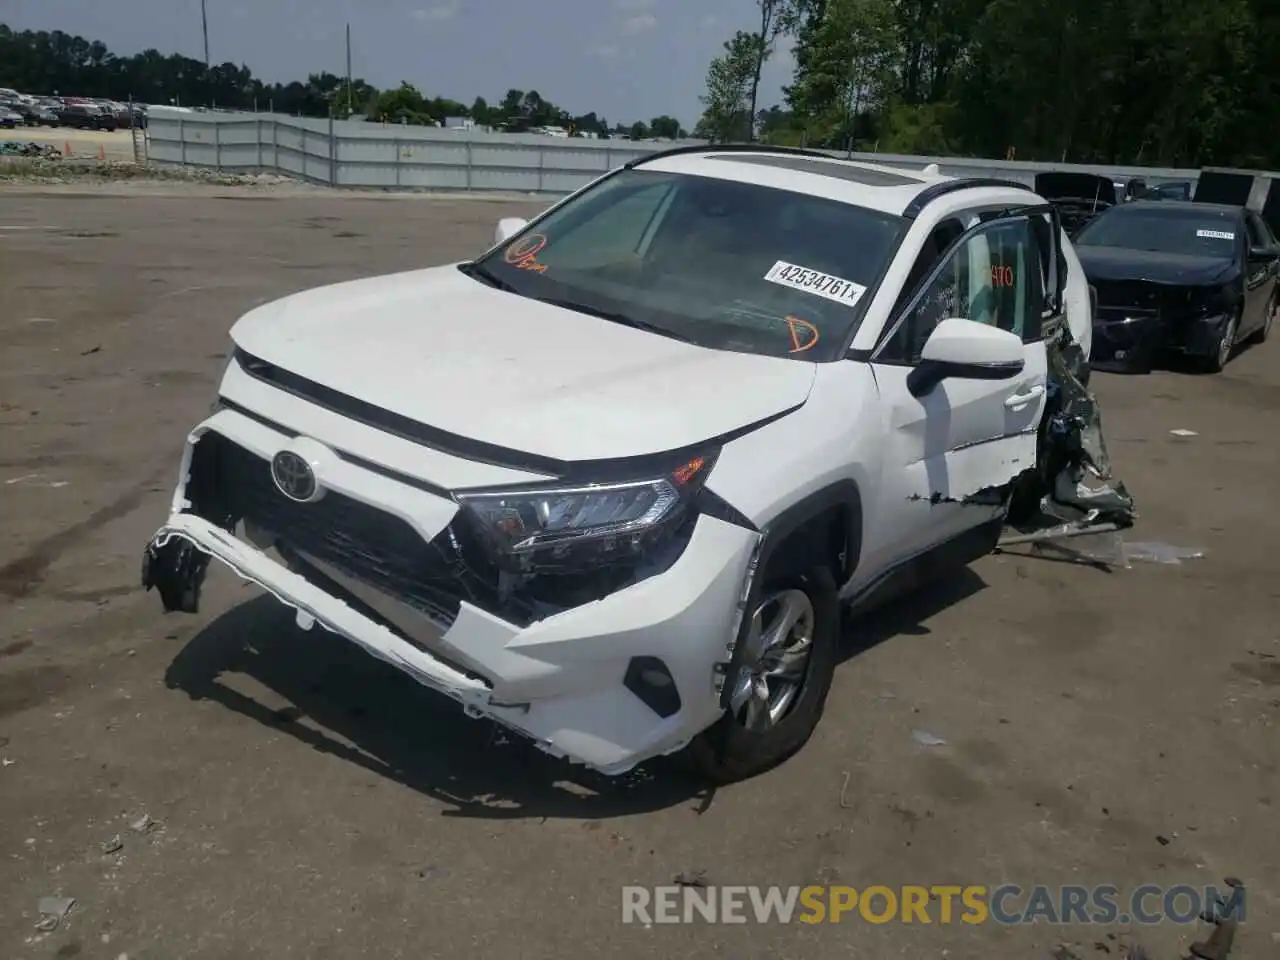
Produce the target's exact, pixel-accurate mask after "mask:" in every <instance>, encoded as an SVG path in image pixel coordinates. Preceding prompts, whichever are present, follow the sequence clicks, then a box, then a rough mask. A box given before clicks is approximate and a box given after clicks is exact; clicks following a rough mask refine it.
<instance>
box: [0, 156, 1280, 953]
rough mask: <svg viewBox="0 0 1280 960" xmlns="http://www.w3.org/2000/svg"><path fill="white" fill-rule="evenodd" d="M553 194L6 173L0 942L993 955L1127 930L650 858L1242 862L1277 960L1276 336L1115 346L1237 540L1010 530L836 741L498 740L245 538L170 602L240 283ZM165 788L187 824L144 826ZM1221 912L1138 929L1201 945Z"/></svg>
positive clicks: (1191, 483) (876, 640)
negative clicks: (734, 919) (579, 747)
mask: <svg viewBox="0 0 1280 960" xmlns="http://www.w3.org/2000/svg"><path fill="white" fill-rule="evenodd" d="M59 136H61V135H59ZM532 209H533V208H531V207H530V206H529V205H528V204H523V205H522V204H520V203H509V204H507V205H502V204H497V203H480V202H475V201H468V200H461V199H426V198H423V199H415V200H412V201H405V200H402V199H401V200H393V199H379V198H364V197H356V196H341V197H338V196H328V195H319V194H317V193H314V192H303V193H300V194H298V195H288V194H286V193H280V194H272V193H270V192H267V193H255V192H249V191H244V190H237V189H233V188H224V189H221V190H216V189H214V190H206V191H202V192H201V194H200V195H198V196H197V195H183V194H181V193H172V194H171V195H170V194H166V192H165V191H164V190H149V191H143V192H140V193H138V194H137V195H130V194H129V193H128V191H126V190H123V189H117V190H116V191H114V193H113V195H111V196H102V197H94V196H74V195H69V194H68V193H67V192H65V191H64V192H63V193H62V194H61V195H57V196H43V195H40V194H38V193H35V192H32V191H26V192H15V191H12V190H11V191H8V192H4V193H0V286H2V288H3V289H4V290H5V296H4V304H5V307H4V309H3V310H2V311H0V328H2V329H0V337H2V338H3V339H2V340H0V343H2V344H3V346H2V347H0V349H2V350H3V364H2V365H0V605H3V606H2V609H3V614H2V616H0V758H3V764H4V765H3V766H2V767H0V863H3V868H2V869H0V955H2V956H5V957H9V958H14V960H24V958H42V957H73V956H79V957H83V958H85V960H89V958H98V957H103V958H107V960H112V958H117V957H120V956H126V955H127V957H128V958H129V960H143V958H146V960H150V958H155V960H177V958H188V957H202V958H204V957H208V958H237V960H241V958H257V957H263V958H272V960H285V958H295V957H296V958H341V960H350V958H356V957H370V958H375V957H376V958H378V960H386V958H391V957H415V958H417V957H424V956H448V955H459V956H469V955H479V954H480V953H481V952H482V951H483V952H485V953H491V954H493V955H500V956H503V955H504V956H520V957H564V956H568V955H582V956H593V955H599V954H601V953H606V952H607V953H608V954H609V955H612V956H616V957H618V958H619V960H632V958H640V957H655V958H656V957H674V956H682V955H698V956H707V957H734V958H746V957H766V956H767V957H779V958H782V957H805V958H809V960H825V958H836V957H839V958H849V957H866V958H876V960H887V958H889V957H904V958H905V957H909V958H912V960H916V958H924V957H944V956H945V957H949V958H950V960H970V958H972V960H978V958H981V960H991V958H996V957H998V958H1006V957H1008V958H1047V957H1049V956H1050V951H1051V950H1052V949H1053V948H1054V947H1055V946H1056V945H1057V944H1058V943H1059V942H1060V941H1069V942H1074V943H1076V944H1078V946H1076V947H1075V948H1074V949H1075V951H1076V953H1077V954H1078V955H1079V956H1080V957H1081V958H1083V957H1087V956H1095V955H1096V956H1098V957H1103V956H1106V955H1107V954H1106V952H1104V951H1109V952H1111V953H1113V954H1115V955H1117V956H1118V954H1119V945H1120V943H1122V942H1123V936H1121V938H1120V939H1119V940H1117V939H1111V938H1110V937H1114V936H1116V935H1122V934H1123V929H1122V928H1120V927H1108V928H1096V927H1095V928H1054V927H1045V926H1035V927H1029V926H1028V927H999V926H996V925H994V924H987V925H982V926H969V925H965V924H960V923H955V924H952V925H945V926H944V925H940V924H938V923H937V922H936V915H935V923H934V924H933V925H931V926H925V925H921V924H918V923H917V924H914V925H902V924H899V923H890V924H884V925H872V924H868V923H866V922H863V921H861V920H859V919H856V918H854V919H850V918H846V920H845V922H844V923H841V924H839V925H823V926H801V925H792V926H780V925H774V926H768V927H763V928H762V927H757V926H755V925H754V924H752V925H748V926H742V927H734V926H718V927H712V926H707V925H704V924H694V925H691V926H676V927H661V926H655V927H653V928H652V929H649V930H646V929H644V928H642V927H634V926H630V927H629V926H623V925H622V924H621V922H620V903H621V893H620V888H621V887H622V885H624V884H665V883H669V882H671V880H672V878H673V877H674V876H675V875H676V874H679V873H690V872H694V871H705V872H706V878H707V880H708V881H709V882H711V883H718V884H735V883H739V884H783V885H790V884H806V883H843V884H851V885H854V886H856V887H865V886H867V885H871V884H887V885H890V886H896V885H900V884H926V885H927V884H944V883H955V884H972V883H985V884H995V883H998V882H1002V881H1011V882H1017V883H1020V884H1022V885H1024V886H1030V885H1031V884H1034V883H1044V884H1062V883H1077V884H1108V883H1109V884H1116V885H1119V886H1121V887H1126V888H1128V887H1132V886H1133V885H1136V884H1139V883H1158V884H1165V885H1172V884H1178V883H1190V884H1193V885H1200V884H1206V883H1221V881H1222V878H1223V877H1225V876H1228V875H1234V876H1238V877H1241V878H1243V879H1244V880H1245V881H1246V882H1247V883H1248V884H1249V885H1250V886H1249V899H1248V910H1249V913H1248V921H1247V923H1246V924H1245V926H1244V928H1243V931H1242V934H1241V939H1240V940H1239V941H1238V942H1239V945H1240V953H1239V956H1240V957H1243V958H1262V957H1264V956H1275V955H1276V951H1277V950H1280V947H1277V943H1280V902H1278V900H1277V897H1278V896H1280V831H1277V829H1276V825H1277V822H1280V818H1278V817H1277V806H1278V805H1280V777H1278V775H1277V762H1278V757H1280V754H1278V753H1277V718H1280V641H1278V640H1277V637H1278V633H1277V626H1276V617H1275V613H1276V611H1277V610H1278V609H1280V603H1278V601H1280V559H1277V552H1276V546H1275V545H1276V543H1277V542H1280V512H1277V511H1276V510H1275V509H1274V501H1275V493H1276V490H1277V489H1278V488H1280V461H1278V459H1277V450H1278V449H1280V446H1278V443H1277V440H1276V438H1277V436H1280V344H1275V343H1272V344H1268V345H1266V346H1264V347H1259V348H1256V349H1250V350H1247V351H1245V352H1244V353H1243V354H1242V355H1241V356H1240V357H1239V358H1238V359H1237V360H1236V361H1235V362H1234V363H1233V364H1232V365H1231V366H1230V367H1229V368H1228V370H1227V372H1226V373H1225V374H1224V375H1221V376H1217V377H1199V376H1192V375H1188V374H1185V373H1183V374H1175V373H1160V374H1156V375H1153V376H1150V377H1138V378H1122V377H1107V376H1102V375H1099V376H1098V377H1097V378H1096V382H1097V390H1098V392H1099V394H1100V396H1101V398H1102V400H1103V401H1104V404H1105V407H1104V409H1105V411H1106V415H1107V426H1108V432H1109V437H1110V442H1111V448H1112V453H1113V456H1114V458H1115V460H1116V462H1117V465H1118V468H1119V470H1120V471H1121V473H1122V475H1123V476H1124V478H1125V480H1126V482H1127V483H1128V485H1129V486H1130V488H1131V489H1132V490H1133V492H1134V493H1135V495H1136V497H1137V498H1138V501H1139V506H1140V509H1141V512H1142V518H1141V521H1140V528H1139V530H1138V531H1136V533H1135V539H1141V540H1162V541H1166V542H1169V543H1172V544H1176V545H1180V546H1189V547H1203V548H1204V549H1205V550H1206V551H1207V556H1206V557H1205V558H1204V559H1200V560H1193V561H1189V562H1187V563H1184V564H1183V565H1181V566H1156V565H1149V564H1138V565H1135V566H1134V567H1133V568H1132V569H1130V570H1116V571H1114V572H1110V573H1108V572H1106V571H1104V570H1098V569H1090V568H1086V567H1082V566H1079V565H1072V564H1065V563H1055V562H1050V561H1048V560H1045V559H1034V558H1020V557H1013V556H993V557H991V558H988V559H986V560H984V561H983V562H981V563H979V564H978V565H977V566H976V567H975V568H974V569H973V571H972V572H971V573H970V574H967V575H962V576H959V577H957V578H955V579H954V580H952V581H950V582H947V583H942V584H937V585H935V586H934V588H933V589H931V590H930V592H928V593H927V594H925V595H923V596H919V597H916V598H914V599H912V600H910V601H908V602H905V603H902V604H900V605H898V606H896V607H894V608H892V609H890V610H888V611H886V612H885V613H884V614H882V615H880V616H878V617H877V618H876V619H875V620H873V621H871V622H868V623H863V624H860V625H858V626H857V627H856V628H855V629H851V631H850V635H849V659H848V662H847V663H845V664H844V665H843V666H842V668H841V669H840V671H839V672H838V675H837V678H836V684H835V688H834V690H833V693H832V696H831V700H830V703H829V706H828V709H827V714H826V717H825V719H824V721H823V724H822V726H821V728H820V729H819V732H818V734H817V735H816V736H815V738H814V740H813V741H812V742H811V743H810V745H809V746H808V748H807V749H806V750H805V751H804V752H803V753H801V754H800V755H799V756H797V757H796V758H795V759H793V760H792V761H791V762H789V763H788V764H786V765H785V766H784V767H783V768H781V769H779V770H778V771H777V772H775V773H774V774H772V775H769V776H766V777H763V778H760V779H757V780H755V781H752V782H749V783H746V784H742V785H739V786H737V787H734V788H731V789H724V790H720V791H719V792H717V793H714V794H709V793H700V792H698V791H697V789H696V788H695V787H694V786H692V785H690V784H688V783H687V782H686V781H684V780H681V779H679V778H678V777H676V776H675V775H674V774H672V773H671V772H670V771H668V770H667V769H666V768H665V767H664V766H663V765H662V764H655V765H654V767H653V769H652V770H650V771H647V772H646V773H641V774H638V775H636V776H633V777H629V778H626V779H625V780H622V781H615V782H608V781H602V780H600V779H596V778H593V777H590V776H586V775H584V774H582V773H581V772H577V771H574V770H571V769H568V768H566V767H564V766H561V765H559V764H557V763H554V762H552V761H550V760H548V759H546V758H543V757H542V756H541V755H539V754H537V753H536V752H534V751H532V750H531V749H528V748H526V747H524V746H523V745H521V744H518V743H506V742H504V741H503V740H502V738H496V739H495V738H494V737H493V735H492V731H491V730H490V729H489V728H488V727H487V726H485V725H484V724H482V723H479V722H476V721H471V720H467V719H464V718H463V717H462V716H460V715H459V714H458V713H456V712H455V710H454V709H453V708H452V706H450V705H448V704H446V703H443V702H439V701H437V700H436V699H435V698H434V697H433V696H431V695H428V694H425V693H422V692H420V691H419V690H418V689H417V688H416V687H415V686H414V685H413V684H412V683H411V682H409V681H407V680H404V679H402V678H400V677H399V676H398V675H396V674H394V673H393V672H391V671H390V670H389V669H386V668H383V667H382V666H381V665H380V664H378V663H376V662H374V661H372V660H370V659H368V658H365V657H363V656H361V655H360V654H358V653H356V652H354V650H353V649H352V648H350V647H349V646H347V645H346V644H344V643H342V642H340V641H338V640H336V639H333V638H327V637H325V636H321V635H314V634H302V633H299V632H298V631H296V630H295V629H294V628H293V626H292V625H291V621H290V618H289V617H288V616H287V615H285V614H284V613H283V612H282V611H281V610H279V609H277V608H276V607H275V606H274V605H273V604H272V603H271V602H270V601H268V600H265V599H262V598H259V597H256V594H255V592H254V590H252V589H250V588H248V587H245V586H242V585H241V584H240V583H238V582H237V581H235V579H234V578H233V577H232V576H230V575H229V574H227V573H226V572H225V571H223V570H221V569H215V571H214V573H213V575H212V577H211V579H210V582H209V585H208V588H207V592H206V598H205V608H204V611H203V612H202V613H201V614H200V615H199V616H198V617H194V618H193V617H185V618H184V617H181V616H180V615H177V614H175V615H171V616H169V617H163V616H162V615H161V613H160V609H159V601H158V600H157V599H156V598H155V596H154V595H143V594H141V593H140V591H139V589H138V586H137V580H138V565H139V559H140V555H141V550H142V547H143V544H144V543H145V541H146V540H147V538H148V536H149V535H150V534H151V532H152V531H153V530H154V528H155V527H156V526H157V525H158V524H159V523H160V521H161V520H162V518H163V516H164V513H165V510H166V507H167V503H168V498H169V496H170V490H171V485H172V483H173V481H174V479H175V474H176V469H177V462H178V455H179V453H180V451H181V447H182V441H183V437H184V434H185V432H186V430H187V429H188V427H189V426H191V425H192V424H193V423H195V422H196V421H197V420H198V419H199V418H200V417H201V416H202V415H203V414H204V413H205V411H206V410H207V408H208V405H209V403H210V401H211V399H212V397H213V391H214V384H215V381H216V378H217V377H218V375H219V373H220V371H221V369H222V367H223V365H224V364H225V362H226V350H227V342H228V341H227V330H228V328H229V326H230V325H231V323H232V321H233V320H234V319H235V318H236V317H237V315H239V314H240V313H242V312H243V311H244V310H246V309H247V308H249V307H251V306H253V305H255V304H258V303H262V302H263V301H266V300H269V299H272V298H274V297H277V296H279V295H282V294H285V293H288V292H291V291H294V290H298V289H301V288H304V287H309V286H313V285H316V284H320V283H324V282H328V281H334V280H340V279H346V278H352V277H357V276H360V275H365V274H368V273H371V272H376V271H391V270H396V269H402V268H409V267H413V266H417V265H427V264H431V263H437V262H441V261H445V260H447V259H450V258H454V257H458V256H462V255H465V254H467V253H468V252H471V251H475V250H476V249H478V248H481V247H482V246H484V245H485V244H486V242H487V241H488V240H489V238H490V237H491V235H492V234H491V231H492V225H493V223H494V222H495V221H496V219H497V218H498V217H499V216H501V215H504V214H507V213H511V214H521V213H527V212H530V211H531V210H532ZM1174 429H1188V430H1193V431H1196V432H1197V434H1198V435H1197V436H1194V437H1190V438H1179V437H1176V436H1173V435H1171V433H1170V431H1171V430H1174ZM1268 611H1270V613H1268ZM915 730H922V731H928V732H930V733H932V734H935V735H937V736H938V737H941V738H943V739H945V740H946V744H945V745H941V746H933V747H925V746H921V745H919V744H918V743H916V742H915V741H913V738H912V732H913V731H915ZM144 815H147V816H149V817H151V818H154V820H155V821H158V822H159V826H157V827H155V828H154V829H151V830H150V831H149V832H135V831H134V830H133V829H131V826H130V824H131V822H133V821H135V820H137V819H138V818H140V817H143V816H144ZM117 835H119V838H120V839H119V842H120V843H121V844H122V846H121V848H120V849H118V850H113V848H114V847H115V843H114V842H112V841H113V839H114V838H115V837H116V836H117ZM104 845H105V846H104ZM104 850H106V851H112V852H104ZM59 893H60V894H65V895H67V896H71V897H75V898H76V899H77V901H78V902H77V905H76V906H75V908H74V909H73V911H72V913H71V914H70V916H69V918H68V920H67V922H65V923H64V924H63V926H62V927H61V928H60V929H58V930H57V931H56V932H54V933H51V934H48V935H44V934H41V933H38V932H37V931H36V930H35V929H34V925H35V923H36V921H37V919H38V916H37V900H38V898H40V897H42V896H49V895H54V894H59ZM1202 933H1203V931H1202V930H1197V928H1196V927H1195V926H1190V927H1187V926H1175V925H1168V924H1166V925H1161V926H1157V927H1153V928H1146V929H1142V930H1141V931H1139V933H1138V935H1139V936H1140V937H1141V939H1142V941H1143V942H1144V943H1145V944H1146V945H1147V946H1148V949H1149V950H1150V951H1151V955H1152V958H1153V960H1165V958H1170V960H1171V958H1173V957H1180V956H1182V955H1183V953H1184V952H1185V948H1186V946H1187V944H1188V943H1189V942H1190V940H1191V939H1193V937H1195V936H1196V935H1198V934H1202ZM1099 944H1100V946H1097V945H1099ZM1233 956H1235V954H1233Z"/></svg>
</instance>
